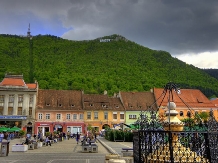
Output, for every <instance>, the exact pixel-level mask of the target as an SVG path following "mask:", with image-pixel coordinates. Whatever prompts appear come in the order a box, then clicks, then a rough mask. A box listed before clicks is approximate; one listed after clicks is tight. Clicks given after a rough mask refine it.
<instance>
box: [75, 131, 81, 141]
mask: <svg viewBox="0 0 218 163" xmlns="http://www.w3.org/2000/svg"><path fill="white" fill-rule="evenodd" d="M79 139H80V134H79V133H78V132H77V133H76V141H77V144H78V142H79Z"/></svg>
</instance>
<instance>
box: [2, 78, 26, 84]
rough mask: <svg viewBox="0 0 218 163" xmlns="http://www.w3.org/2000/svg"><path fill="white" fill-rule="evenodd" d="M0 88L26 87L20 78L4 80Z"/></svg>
mask: <svg viewBox="0 0 218 163" xmlns="http://www.w3.org/2000/svg"><path fill="white" fill-rule="evenodd" d="M0 86H26V84H25V82H24V80H23V79H21V78H4V79H3V80H2V82H1V83H0Z"/></svg>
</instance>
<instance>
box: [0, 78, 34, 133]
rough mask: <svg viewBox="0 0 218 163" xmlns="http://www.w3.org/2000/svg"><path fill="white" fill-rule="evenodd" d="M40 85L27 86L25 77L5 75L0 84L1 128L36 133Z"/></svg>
mask: <svg viewBox="0 0 218 163" xmlns="http://www.w3.org/2000/svg"><path fill="white" fill-rule="evenodd" d="M37 92H38V83H31V84H26V83H25V81H24V79H23V75H8V74H6V75H5V78H4V79H3V80H2V82H0V126H2V125H7V126H10V127H13V126H14V125H16V126H18V127H21V128H22V129H24V130H26V131H27V133H30V134H32V133H33V131H34V128H33V127H34V122H35V108H36V99H37V98H36V97H37Z"/></svg>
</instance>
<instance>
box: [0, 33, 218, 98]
mask: <svg viewBox="0 0 218 163" xmlns="http://www.w3.org/2000/svg"><path fill="white" fill-rule="evenodd" d="M103 38H109V39H113V40H112V41H110V42H100V39H95V40H90V41H72V40H65V39H61V38H59V37H57V36H51V35H44V36H42V35H38V36H34V37H33V39H32V42H31V46H30V44H29V39H28V38H26V37H19V36H16V35H0V57H1V64H0V79H3V78H4V74H5V73H8V72H13V73H16V74H23V75H24V80H25V81H26V82H27V83H29V82H32V81H35V80H37V81H38V83H39V88H40V89H57V90H60V89H63V90H84V92H85V93H96V94H102V93H103V92H104V90H107V92H108V94H109V95H113V94H114V93H117V92H118V91H149V90H150V89H151V88H153V87H157V88H162V87H163V85H165V84H166V83H167V82H169V81H173V82H175V83H177V84H180V88H184V89H185V88H192V89H195V88H196V89H200V90H201V91H202V92H203V93H204V94H205V95H206V96H207V97H212V96H216V97H217V96H218V80H217V79H216V78H213V77H211V76H210V75H208V74H207V73H206V72H204V71H203V70H201V69H198V68H196V67H194V66H192V65H188V64H186V63H184V62H182V61H180V60H178V59H177V58H173V57H172V56H171V55H170V54H169V53H168V52H165V51H156V50H151V49H149V48H146V47H143V46H140V45H138V44H136V43H134V42H131V41H128V40H127V39H125V38H124V37H122V36H119V35H111V36H105V37H103ZM31 47H32V48H31ZM31 50H32V51H31ZM30 52H31V53H30ZM30 54H32V55H30Z"/></svg>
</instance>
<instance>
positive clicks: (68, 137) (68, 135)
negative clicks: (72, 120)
mask: <svg viewBox="0 0 218 163" xmlns="http://www.w3.org/2000/svg"><path fill="white" fill-rule="evenodd" d="M70 134H71V133H70V131H68V132H67V139H68V140H69V139H70Z"/></svg>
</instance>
